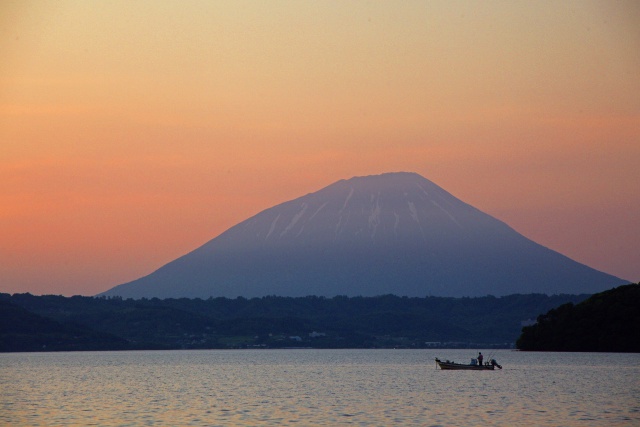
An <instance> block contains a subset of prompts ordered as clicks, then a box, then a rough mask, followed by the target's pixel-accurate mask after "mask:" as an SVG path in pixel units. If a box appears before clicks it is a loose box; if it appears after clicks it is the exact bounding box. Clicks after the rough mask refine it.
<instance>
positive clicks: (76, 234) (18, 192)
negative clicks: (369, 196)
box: [0, 0, 640, 295]
mask: <svg viewBox="0 0 640 427" xmlns="http://www.w3.org/2000/svg"><path fill="white" fill-rule="evenodd" d="M392 171H413V172H417V173H419V174H421V175H423V176H424V177H426V178H428V179H430V180H432V181H434V182H435V183H436V184H438V185H440V186H442V187H443V188H444V189H446V190H447V191H449V192H451V193H452V194H453V195H455V196H456V197H458V198H460V199H462V200H463V201H465V202H467V203H470V204H472V205H473V206H475V207H477V208H479V209H481V210H483V211H484V212H486V213H488V214H490V215H493V216H495V217H497V218H498V219H501V220H503V221H505V222H506V223H507V224H509V225H510V226H512V227H513V228H514V229H516V230H517V231H519V232H520V233H522V234H524V235H525V236H527V237H529V238H531V239H533V240H534V241H536V242H538V243H540V244H543V245H545V246H547V247H550V248H552V249H554V250H557V251H559V252H561V253H563V254H565V255H567V256H569V257H570V258H573V259H575V260H576V261H579V262H582V263H585V264H587V265H589V266H591V267H594V268H596V269H599V270H602V271H605V272H607V273H611V274H614V275H617V276H619V277H622V278H624V279H627V280H629V281H633V282H637V281H639V280H640V249H638V245H639V242H640V2H636V1H633V0H631V1H610V0H606V1H601V2H594V1H577V2H571V1H562V2H558V1H548V2H547V1H527V2H521V1H504V2H491V1H489V2H485V1H482V2H478V1H449V0H447V1H416V2H413V1H398V2H396V1H393V2H389V1H317V2H305V1H237V0H234V1H229V2H223V1H175V2H167V1H155V0H150V1H129V0H127V1H107V2H88V1H56V2H50V1H38V2H30V1H26V0H17V1H14V0H4V1H2V2H1V3H0V292H8V293H15V292H31V293H32V294H38V295H39V294H62V295H74V294H80V295H93V294H96V293H98V292H101V291H104V290H107V289H109V288H111V287H112V286H115V285H117V284H120V283H123V282H126V281H130V280H133V279H136V278H138V277H140V276H142V275H146V274H148V273H150V272H152V271H154V270H155V269H157V268H159V267H160V266H162V265H163V264H165V263H167V262H169V261H171V260H173V259H175V258H177V257H179V256H181V255H184V254H185V253H187V252H189V251H191V250H192V249H195V248H196V247H198V246H200V245H201V244H203V243H205V242H206V241H208V240H210V239H211V238H213V237H215V236H217V235H218V234H220V233H221V232H223V231H225V230H226V229H227V228H229V227H231V226H233V225H235V224H237V223H238V222H241V221H243V220H245V219H247V218H248V217H250V216H252V215H254V214H256V213H258V212H259V211H261V210H263V209H266V208H269V207H271V206H273V205H275V204H278V203H281V202H284V201H287V200H290V199H292V198H295V197H298V196H301V195H304V194H307V193H310V192H313V191H316V190H318V189H320V188H322V187H324V186H326V185H329V184H331V183H333V182H335V181H337V180H339V179H342V178H350V177H352V176H357V175H370V174H378V173H383V172H392Z"/></svg>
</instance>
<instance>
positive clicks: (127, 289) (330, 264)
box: [103, 173, 624, 298]
mask: <svg viewBox="0 0 640 427" xmlns="http://www.w3.org/2000/svg"><path fill="white" fill-rule="evenodd" d="M622 283H624V281H622V280H620V279H618V278H616V277H613V276H610V275H607V274H605V273H602V272H599V271H596V270H594V269H592V268H589V267H587V266H585V265H582V264H579V263H577V262H575V261H572V260H570V259H569V258H567V257H565V256H563V255H561V254H559V253H557V252H554V251H552V250H549V249H547V248H545V247H543V246H540V245H538V244H536V243H535V242H533V241H531V240H529V239H527V238H525V237H524V236H522V235H520V234H518V233H517V232H515V231H514V230H513V229H511V228H510V227H509V226H507V225H506V224H504V223H503V222H501V221H498V220H496V219H495V218H492V217H491V216H489V215H486V214H484V213H482V212H481V211H479V210H477V209H475V208H474V207H472V206H470V205H468V204H466V203H464V202H462V201H461V200H459V199H457V198H455V197H454V196H452V195H451V194H449V193H447V192H446V191H445V190H443V189H442V188H440V187H438V186H437V185H435V184H434V183H432V182H431V181H429V180H427V179H425V178H423V177H421V176H420V175H417V174H414V173H389V174H383V175H376V176H367V177H355V178H351V179H349V180H341V181H338V182H336V183H334V184H332V185H329V186H328V187H325V188H323V189H321V190H319V191H317V192H315V193H311V194H307V195H305V196H302V197H300V198H297V199H294V200H291V201H289V202H285V203H282V204H280V205H277V206H274V207H272V208H270V209H266V210H265V211H262V212H260V213H259V214H257V215H255V216H253V217H251V218H249V219H247V220H246V221H243V222H241V223H240V224H238V225H236V226H234V227H232V228H230V229H229V230H227V231H226V232H224V233H222V234H221V235H220V236H218V237H216V238H215V239H213V240H211V241H209V242H208V243H206V244H205V245H203V246H201V247H200V248H198V249H196V250H194V251H193V252H191V253H189V254H187V255H185V256H183V257H181V258H178V259H177V260H175V261H173V262H170V263H169V264H167V265H165V266H164V267H162V268H160V269H159V270H157V271H156V272H154V273H152V274H150V275H148V276H145V277H143V278H141V279H138V280H135V281H133V282H130V283H126V284H123V285H120V286H116V287H115V288H113V289H110V290H109V291H107V292H105V293H104V294H103V295H120V296H123V297H133V298H140V297H160V298H166V297H202V298H206V297H209V296H214V297H216V296H225V297H236V296H244V297H255V296H264V295H282V296H306V295H318V296H334V295H348V296H357V295H362V296H374V295H381V294H396V295H401V296H405V295H406V296H427V295H434V296H456V297H458V296H480V295H487V294H492V295H507V294H514V293H547V294H552V293H573V294H579V293H594V292H598V291H602V290H604V289H608V288H611V287H613V286H616V285H619V284H622Z"/></svg>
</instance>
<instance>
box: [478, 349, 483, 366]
mask: <svg viewBox="0 0 640 427" xmlns="http://www.w3.org/2000/svg"><path fill="white" fill-rule="evenodd" d="M482 357H483V356H482V352H478V365H480V366H482Z"/></svg>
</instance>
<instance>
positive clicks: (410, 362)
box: [0, 350, 640, 426]
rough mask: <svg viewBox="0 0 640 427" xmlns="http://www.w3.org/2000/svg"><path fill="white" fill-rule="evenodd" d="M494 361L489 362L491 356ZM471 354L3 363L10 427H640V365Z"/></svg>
mask: <svg viewBox="0 0 640 427" xmlns="http://www.w3.org/2000/svg"><path fill="white" fill-rule="evenodd" d="M484 353H485V354H487V353H491V352H490V351H486V352H484ZM475 354H477V353H476V352H473V351H469V350H466V351H461V350H416V351H413V350H260V351H255V350H254V351H252V350H238V351H229V350H221V351H215V350H212V351H167V352H164V351H158V352H147V351H144V352H143V351H141V352H95V353H21V354H0V384H1V390H0V425H25V426H51V425H56V426H71V425H83V426H87V425H99V426H115V425H118V426H122V425H129V426H165V425H197V426H201V425H207V426H229V425H237V426H251V425H260V426H264V425H278V426H280V425H297V426H303V425H304V426H307V425H313V426H320V425H326V426H334V425H358V426H386V425H416V426H417V425H419V426H439V425H440V426H451V425H460V426H470V425H499V426H500V425H501V426H513V425H536V426H543V425H548V426H552V425H553V426H556V425H566V426H590V425H593V426H596V425H597V426H601V425H620V426H623V425H624V426H627V425H640V401H639V400H638V396H640V355H638V354H603V353H599V354H587V353H578V354H570V353H523V352H513V351H506V350H503V351H497V352H495V353H494V357H495V358H496V359H497V360H498V362H499V363H500V364H502V365H503V367H504V369H503V370H501V371H441V370H436V368H435V363H434V362H433V359H434V357H436V356H439V357H441V358H445V359H450V360H457V361H459V362H462V361H467V360H469V359H470V358H471V357H473V356H474V355H475Z"/></svg>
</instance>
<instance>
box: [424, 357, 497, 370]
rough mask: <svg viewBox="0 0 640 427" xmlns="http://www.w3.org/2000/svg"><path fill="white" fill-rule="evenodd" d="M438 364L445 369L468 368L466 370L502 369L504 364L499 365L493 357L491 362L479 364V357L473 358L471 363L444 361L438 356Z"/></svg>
mask: <svg viewBox="0 0 640 427" xmlns="http://www.w3.org/2000/svg"><path fill="white" fill-rule="evenodd" d="M436 366H437V367H439V368H440V369H443V370H466V371H493V370H494V369H495V368H498V369H502V366H500V365H498V362H496V359H491V361H490V362H486V363H485V364H484V365H479V364H478V361H477V359H471V363H467V364H465V363H456V362H450V361H448V360H447V361H444V362H443V361H442V360H440V359H438V358H437V357H436Z"/></svg>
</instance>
